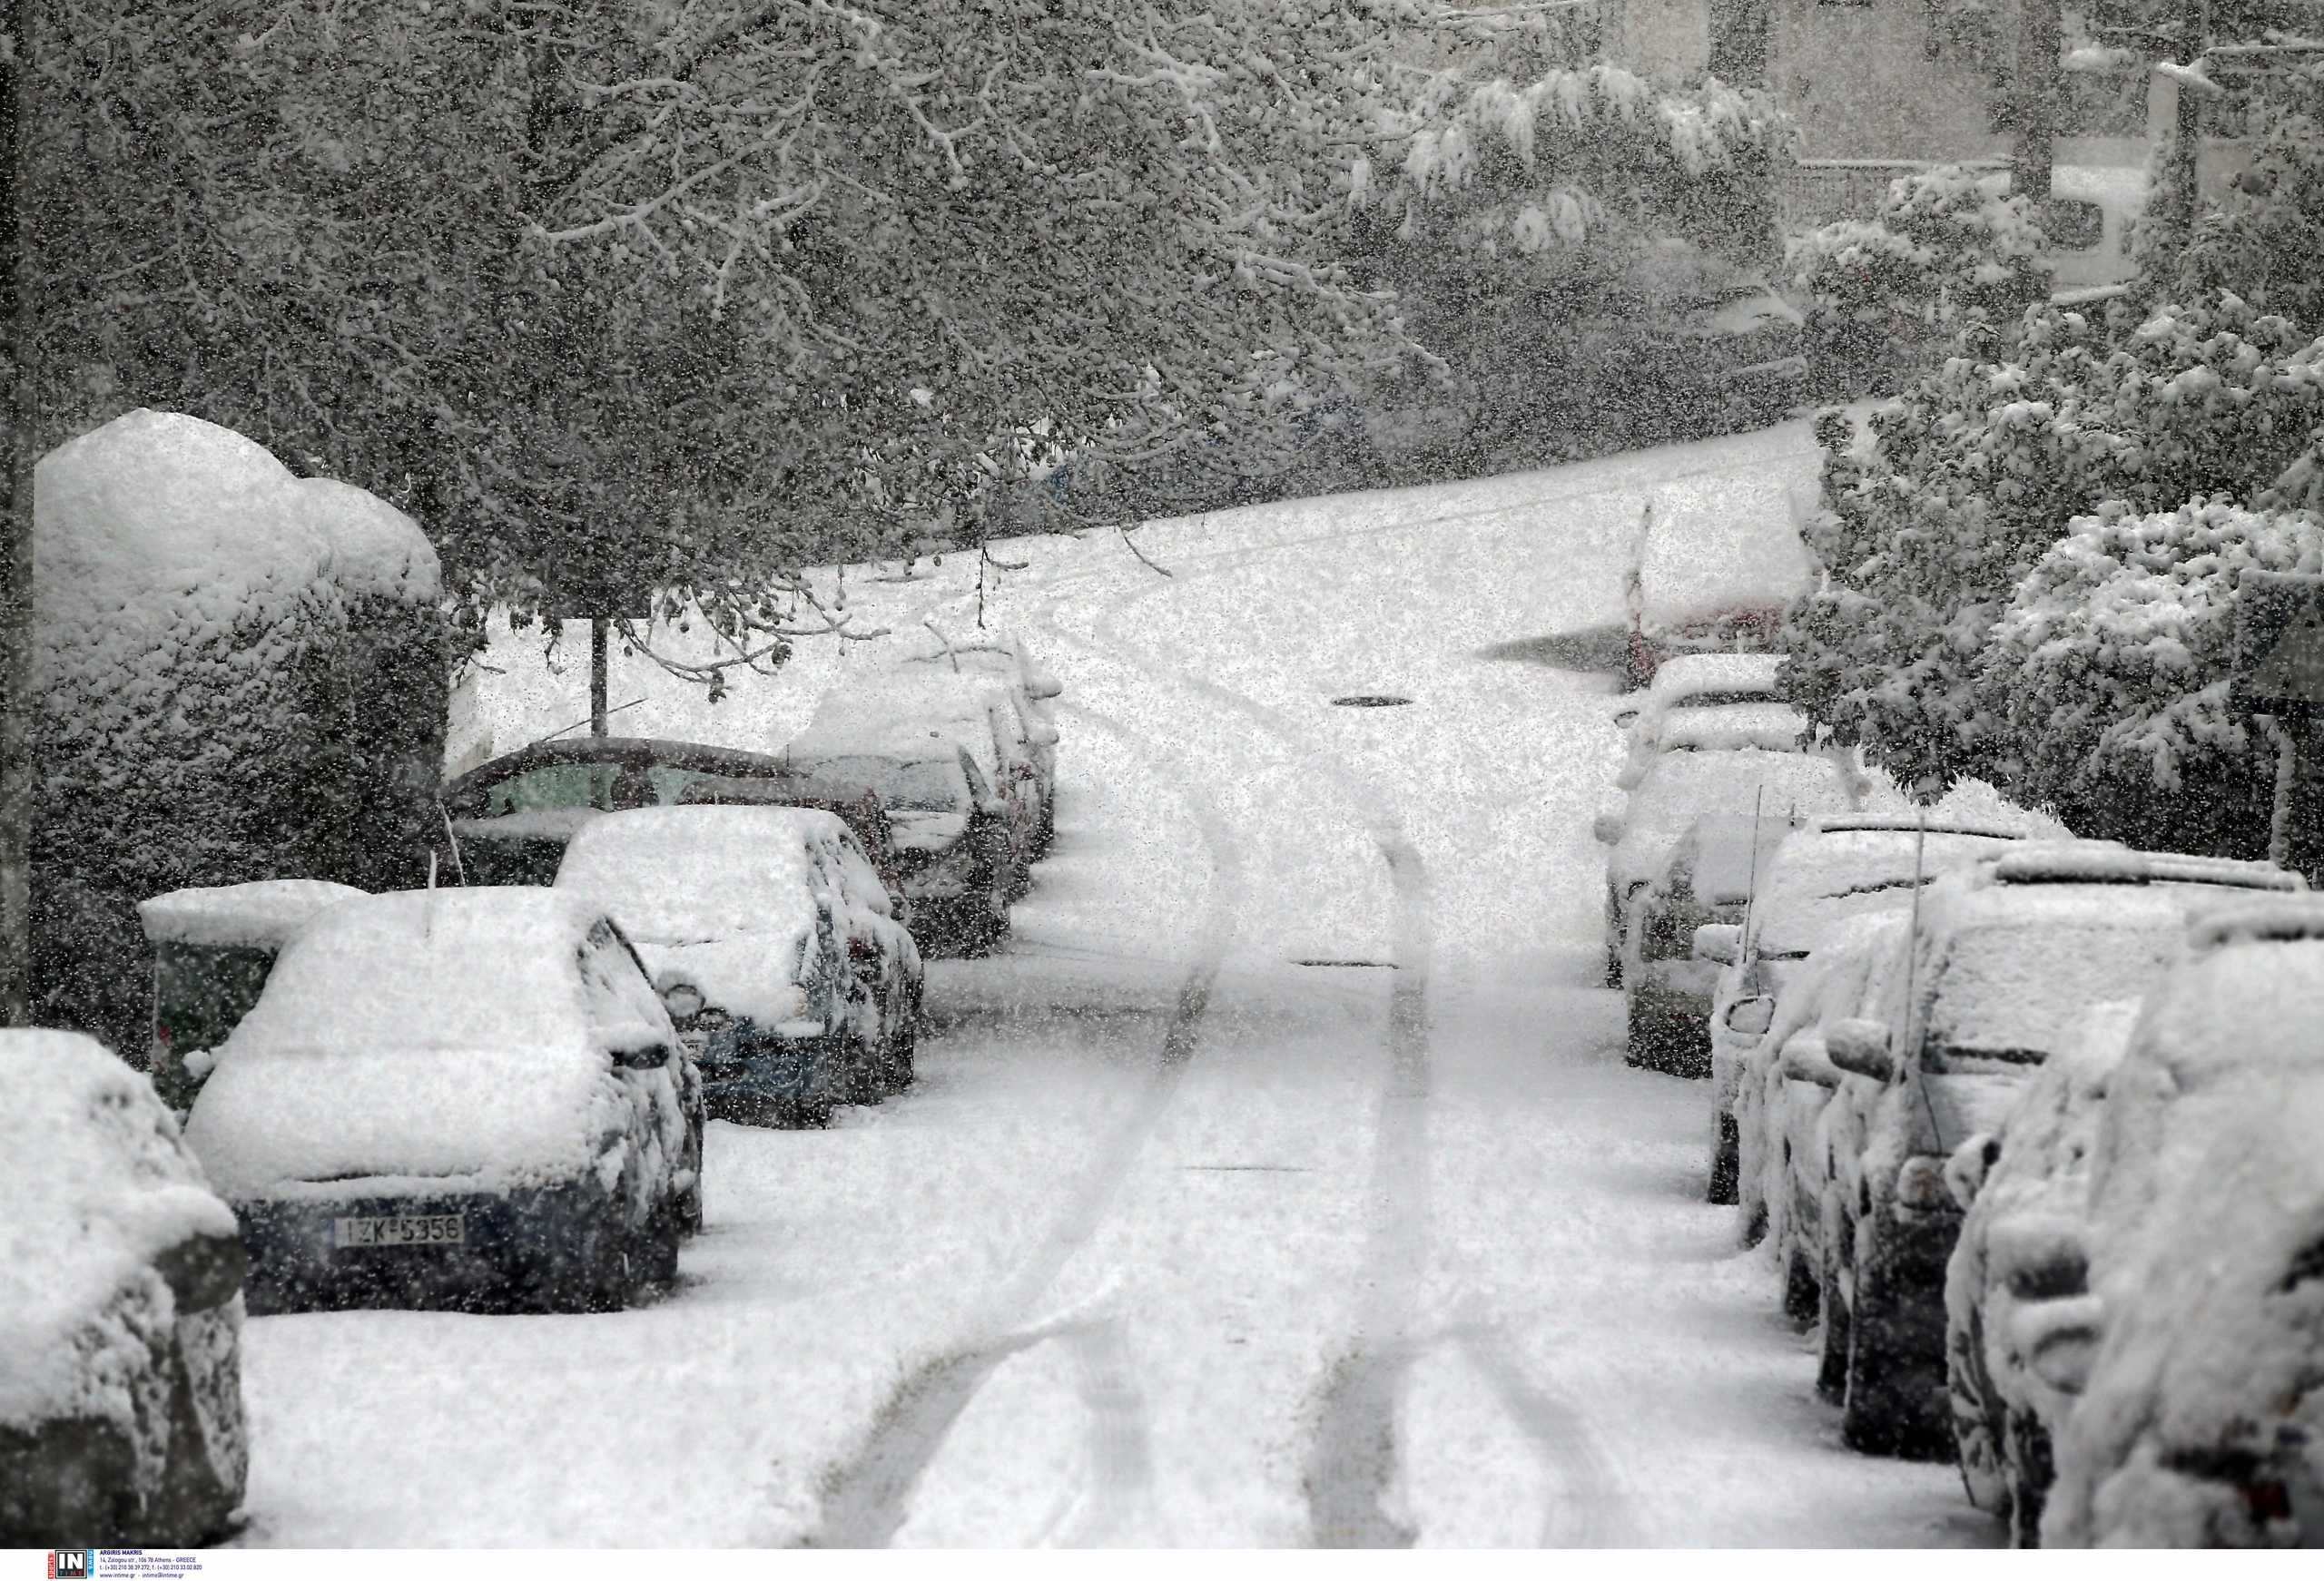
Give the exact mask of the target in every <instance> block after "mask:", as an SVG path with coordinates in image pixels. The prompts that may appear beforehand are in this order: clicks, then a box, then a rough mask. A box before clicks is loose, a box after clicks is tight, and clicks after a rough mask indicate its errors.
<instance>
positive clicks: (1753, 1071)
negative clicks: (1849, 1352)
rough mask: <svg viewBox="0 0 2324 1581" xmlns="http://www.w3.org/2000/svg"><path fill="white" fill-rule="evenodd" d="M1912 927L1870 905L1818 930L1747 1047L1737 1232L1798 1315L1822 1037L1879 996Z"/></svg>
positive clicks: (1807, 1270)
mask: <svg viewBox="0 0 2324 1581" xmlns="http://www.w3.org/2000/svg"><path fill="white" fill-rule="evenodd" d="M1911 926H1912V918H1911V917H1910V916H1909V915H1908V914H1907V913H1906V912H1905V911H1903V910H1897V909H1890V910H1882V911H1873V912H1866V913H1862V914H1859V915H1856V916H1853V917H1847V918H1842V919H1841V920H1839V921H1838V922H1837V923H1835V924H1833V926H1832V927H1831V928H1830V929H1829V930H1828V931H1827V932H1826V933H1824V934H1822V935H1821V936H1819V938H1818V941H1817V948H1816V949H1815V950H1814V951H1813V952H1812V953H1811V954H1810V955H1808V957H1807V958H1806V959H1805V960H1802V961H1800V962H1798V963H1797V967H1796V968H1795V969H1794V971H1793V972H1792V974H1791V975H1789V976H1787V977H1786V978H1785V980H1784V991H1783V994H1782V996H1781V997H1778V998H1777V999H1776V1000H1775V1002H1774V1004H1773V1006H1772V1007H1771V1008H1770V1009H1769V1010H1768V1012H1767V1014H1768V1019H1769V1025H1768V1031H1767V1033H1766V1034H1765V1036H1763V1037H1762V1038H1760V1039H1759V1040H1758V1044H1757V1046H1756V1047H1755V1049H1754V1050H1753V1052H1754V1053H1755V1054H1756V1053H1758V1051H1759V1050H1764V1051H1765V1052H1766V1057H1764V1058H1755V1059H1753V1060H1752V1061H1751V1063H1750V1065H1749V1066H1748V1079H1747V1080H1746V1081H1745V1082H1744V1083H1743V1084H1742V1085H1739V1086H1738V1088H1737V1092H1736V1103H1735V1116H1736V1124H1737V1127H1738V1130H1739V1131H1740V1132H1741V1134H1742V1135H1743V1138H1744V1142H1743V1146H1742V1150H1741V1154H1740V1156H1739V1159H1738V1173H1739V1177H1740V1178H1739V1180H1738V1191H1737V1195H1738V1198H1739V1199H1740V1203H1739V1205H1740V1206H1741V1208H1742V1220H1741V1228H1742V1232H1743V1240H1744V1242H1746V1243H1747V1244H1749V1243H1751V1242H1754V1241H1755V1240H1756V1241H1764V1242H1765V1243H1766V1245H1767V1248H1768V1256H1769V1257H1770V1259H1771V1260H1772V1261H1773V1262H1774V1264H1775V1267H1776V1271H1777V1274H1778V1275H1779V1276H1780V1278H1781V1281H1782V1288H1783V1310H1784V1312H1785V1314H1786V1315H1787V1316H1788V1317H1791V1318H1793V1319H1795V1320H1797V1321H1801V1322H1807V1321H1811V1320H1814V1319H1815V1318H1817V1316H1818V1315H1819V1314H1820V1312H1821V1311H1822V1301H1823V1288H1822V1284H1821V1281H1820V1277H1819V1264H1818V1259H1817V1250H1816V1248H1817V1244H1818V1234H1819V1231H1820V1222H1819V1221H1820V1216H1821V1214H1822V1213H1823V1202H1822V1195H1821V1192H1820V1190H1818V1191H1816V1192H1812V1193H1810V1192H1803V1191H1802V1190H1801V1189H1800V1187H1799V1182H1801V1181H1803V1180H1807V1179H1816V1180H1818V1181H1820V1175H1817V1176H1810V1175H1809V1174H1808V1173H1807V1171H1805V1170H1803V1169H1800V1168H1799V1167H1797V1162H1798V1160H1800V1159H1802V1158H1806V1157H1807V1156H1809V1155H1810V1154H1812V1152H1813V1150H1814V1149H1815V1148H1816V1147H1817V1146H1818V1145H1820V1143H1819V1139H1818V1134H1817V1128H1818V1122H1819V1121H1820V1119H1821V1118H1822V1115H1823V1110H1824V1105H1826V1104H1827V1103H1828V1102H1829V1101H1830V1098H1831V1095H1832V1091H1833V1089H1834V1088H1835V1087H1836V1086H1837V1085H1838V1084H1839V1078H1840V1073H1839V1071H1838V1070H1837V1068H1836V1067H1835V1066H1834V1065H1833V1064H1832V1062H1831V1059H1830V1058H1829V1056H1828V1055H1827V1052H1826V1049H1827V1040H1828V1037H1829V1035H1830V1032H1831V1029H1832V1027H1834V1026H1837V1025H1838V1024H1839V1023H1840V1022H1842V1021H1845V1020H1847V1019H1849V1018H1851V1017H1854V1016H1862V1015H1864V1014H1865V1013H1866V1011H1868V1010H1870V1009H1872V1008H1874V1007H1876V1006H1878V1005H1879V1004H1880V1003H1881V999H1882V996H1883V995H1884V993H1885V992H1886V986H1887V982H1888V976H1889V974H1890V972H1892V971H1893V970H1895V969H1896V965H1897V959H1898V957H1899V955H1900V954H1901V952H1900V951H1899V950H1898V948H1896V947H1897V944H1898V941H1899V940H1901V939H1902V938H1905V935H1906V934H1907V933H1908V932H1909V931H1910V928H1911Z"/></svg>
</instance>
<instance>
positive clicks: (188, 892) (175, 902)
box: [137, 879, 363, 950]
mask: <svg viewBox="0 0 2324 1581" xmlns="http://www.w3.org/2000/svg"><path fill="white" fill-rule="evenodd" d="M362 894H363V891H362V890H360V889H356V888H355V887H353V886H352V885H350V884H334V883H331V882H330V881H328V880H327V879H258V880H256V881H254V882H251V883H248V884H225V885H219V886H215V887H210V888H198V889H172V890H171V891H170V892H169V893H168V894H166V895H155V896H153V898H151V899H145V900H140V901H139V902H138V903H137V915H138V918H139V920H141V921H142V922H143V924H144V925H145V937H146V938H150V939H152V940H153V941H154V942H155V943H156V944H160V943H163V942H167V943H171V944H190V945H212V946H221V947H225V948H236V947H239V948H248V949H275V950H279V949H281V948H282V947H283V945H284V944H286V943H288V942H289V941H290V938H291V935H292V934H293V933H296V932H297V931H298V930H299V929H300V928H302V927H304V926H305V925H306V922H307V919H308V918H310V917H312V916H313V915H314V914H315V913H316V912H318V911H320V910H322V909H324V908H326V907H330V906H335V905H337V904H338V903H339V902H340V901H341V900H353V899H359V898H360V897H361V895H362Z"/></svg>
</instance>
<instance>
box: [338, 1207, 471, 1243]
mask: <svg viewBox="0 0 2324 1581" xmlns="http://www.w3.org/2000/svg"><path fill="white" fill-rule="evenodd" d="M467 1240H468V1218H467V1216H466V1215H465V1214H461V1213H389V1214H384V1215H382V1216H380V1217H378V1218H364V1219H351V1218H350V1219H337V1220H334V1221H332V1225H331V1241H332V1243H333V1244H335V1245H340V1246H457V1245H458V1244H460V1243H462V1242H465V1241H467Z"/></svg>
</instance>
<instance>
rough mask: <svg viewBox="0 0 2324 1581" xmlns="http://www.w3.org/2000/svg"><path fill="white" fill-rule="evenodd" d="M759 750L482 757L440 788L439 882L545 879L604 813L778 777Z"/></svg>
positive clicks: (543, 748)
mask: <svg viewBox="0 0 2324 1581" xmlns="http://www.w3.org/2000/svg"><path fill="white" fill-rule="evenodd" d="M789 778H793V771H792V768H791V766H790V765H789V764H788V763H786V762H785V761H783V759H782V758H780V757H776V756H772V755H770V754H768V753H765V752H746V751H739V750H737V749H735V748H732V747H714V746H706V745H704V744H703V743H701V742H699V741H658V740H655V739H652V738H649V737H643V736H583V737H577V738H567V739H559V740H555V741H535V742H534V743H532V744H531V745H530V746H527V747H522V748H519V749H518V750H517V751H513V752H508V753H506V754H504V755H502V756H500V757H497V758H494V759H492V760H491V761H488V762H485V763H480V764H478V766H477V767H475V768H473V769H471V770H469V771H468V772H467V773H465V774H462V775H460V776H459V777H458V779H456V780H454V781H451V783H449V784H448V785H447V786H445V787H444V810H445V813H446V819H445V821H446V823H447V825H448V828H449V829H450V830H451V831H452V836H453V838H452V840H450V841H449V842H448V846H447V849H444V850H443V851H441V852H440V853H438V870H439V872H440V874H441V876H442V878H441V881H443V882H452V881H455V880H457V881H458V882H460V883H464V884H534V885H544V886H545V885H548V884H552V883H554V882H556V865H557V863H559V862H560V861H562V860H564V859H565V848H566V843H567V842H568V841H570V840H572V838H573V837H574V835H575V834H576V833H577V832H579V830H581V828H582V827H583V826H584V825H585V824H586V823H588V822H589V821H590V820H593V819H595V818H596V817H597V816H598V815H599V814H601V813H606V812H619V811H625V810H629V809H631V808H635V807H669V806H675V804H676V803H677V802H679V801H680V800H684V796H685V792H686V790H687V788H688V787H690V786H692V785H694V784H695V783H696V782H698V781H702V780H704V779H715V780H721V781H734V780H784V779H789Z"/></svg>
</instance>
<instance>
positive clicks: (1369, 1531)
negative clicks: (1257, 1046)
mask: <svg viewBox="0 0 2324 1581" xmlns="http://www.w3.org/2000/svg"><path fill="white" fill-rule="evenodd" d="M1222 569H1223V568H1222ZM1161 591H1164V589H1161V588H1149V589H1147V590H1146V591H1145V592H1143V593H1140V594H1131V595H1129V596H1128V597H1125V598H1122V599H1120V600H1118V601H1116V602H1115V603H1114V604H1112V605H1111V606H1110V607H1109V608H1108V611H1107V613H1106V614H1104V615H1102V616H1101V617H1099V619H1098V621H1097V622H1096V623H1095V624H1094V625H1093V627H1092V630H1091V632H1090V634H1089V640H1088V641H1083V640H1082V639H1078V638H1076V637H1075V636H1074V634H1073V633H1069V632H1067V631H1065V630H1064V629H1062V628H1061V627H1060V626H1059V624H1057V621H1056V619H1055V613H1056V605H1055V604H1054V602H1052V603H1051V604H1049V605H1047V606H1046V607H1045V608H1044V609H1043V611H1042V612H1041V614H1039V616H1037V617H1036V618H1037V619H1039V622H1040V624H1041V625H1042V626H1043V628H1044V629H1045V630H1047V631H1049V633H1052V634H1054V635H1057V636H1059V637H1062V638H1064V639H1065V640H1066V641H1068V642H1072V643H1077V645H1081V646H1088V647H1098V648H1099V649H1100V651H1103V649H1105V648H1108V647H1110V648H1111V649H1112V651H1113V654H1114V655H1115V656H1117V657H1125V656H1126V657H1128V658H1131V659H1134V660H1136V661H1137V663H1139V664H1140V665H1142V666H1143V667H1144V668H1145V670H1146V672H1147V673H1148V674H1149V675H1152V676H1155V677H1157V678H1160V679H1164V680H1166V681H1167V682H1168V683H1170V684H1172V685H1176V686H1178V687H1180V688H1183V689H1185V690H1187V691H1190V692H1195V693H1196V694H1198V695H1200V696H1203V697H1205V698H1207V699H1209V700H1211V701H1213V702H1216V703H1218V704H1219V705H1221V706H1222V707H1225V708H1227V709H1230V710H1232V711H1233V712H1236V713H1238V714H1241V715H1242V716H1243V717H1244V718H1246V719H1247V720H1250V721H1251V722H1254V723H1255V724H1256V725H1258V726H1259V727H1260V728H1261V729H1262V730H1264V731H1265V732H1267V733H1268V734H1270V735H1272V736H1274V737H1275V739H1276V740H1278V741H1282V742H1283V743H1284V744H1285V746H1287V747H1289V748H1291V749H1292V750H1293V751H1294V752H1295V754H1296V755H1297V756H1298V757H1299V758H1300V759H1302V760H1304V761H1306V762H1307V763H1310V764H1312V765H1314V766H1315V769H1316V770H1317V771H1319V772H1320V774H1321V775H1322V777H1323V778H1324V779H1326V780H1328V781H1330V782H1331V783H1332V784H1333V785H1334V786H1335V787H1336V788H1337V789H1338V790H1339V791H1340V792H1341V794H1342V795H1344V797H1345V798H1346V799H1347V800H1349V801H1350V802H1351V803H1353V804H1354V808H1355V810H1356V812H1357V815H1358V818H1359V820H1361V821H1362V822H1363V824H1364V828H1365V830H1366V831H1367V832H1368V833H1369V834H1370V836H1371V838H1372V840H1373V843H1374V847H1375V848H1376V849H1378V851H1379V853H1380V858H1381V860H1382V861H1383V862H1384V863H1385V864H1386V865H1387V869H1388V877H1389V880H1390V884H1391V890H1392V893H1393V897H1394V907H1395V915H1394V917H1393V919H1392V928H1391V937H1392V938H1393V940H1394V953H1395V957H1396V964H1397V966H1398V967H1400V968H1401V969H1399V970H1398V972H1397V973H1396V985H1395V987H1394V989H1393V993H1392V995H1391V997H1390V1001H1389V1009H1388V1069H1387V1073H1386V1078H1385V1080H1384V1082H1383V1083H1382V1086H1381V1094H1380V1105H1379V1111H1378V1118H1377V1121H1376V1124H1375V1125H1374V1133H1373V1152H1372V1178H1371V1182H1370V1186H1369V1191H1368V1195H1369V1199H1370V1207H1371V1211H1370V1214H1369V1221H1368V1222H1369V1230H1368V1232H1367V1234H1366V1237H1365V1244H1364V1274H1363V1291H1362V1295H1361V1297H1360V1299H1359V1301H1358V1304H1357V1309H1356V1321H1355V1331H1354V1335H1353V1336H1352V1342H1351V1345H1350V1349H1349V1352H1348V1354H1347V1355H1345V1356H1344V1357H1343V1358H1342V1359H1341V1360H1340V1361H1339V1362H1338V1363H1337V1364H1336V1365H1335V1366H1334V1367H1333V1369H1332V1370H1330V1372H1329V1373H1328V1374H1327V1375H1326V1377H1325V1380H1324V1390H1323V1394H1322V1399H1321V1401H1320V1407H1319V1410H1318V1416H1317V1423H1316V1432H1315V1443H1314V1445H1313V1447H1312V1449H1311V1452H1310V1454H1309V1456H1308V1459H1307V1464H1306V1467H1305V1473H1304V1476H1303V1478H1302V1483H1303V1487H1304V1489H1305V1494H1306V1498H1307V1507H1308V1520H1309V1527H1310V1529H1311V1531H1312V1533H1313V1535H1314V1538H1315V1544H1316V1546H1317V1547H1327V1548H1358V1547H1362V1548H1372V1547H1411V1546H1412V1545H1413V1540H1414V1538H1415V1537H1416V1536H1417V1534H1416V1533H1415V1532H1414V1531H1413V1529H1412V1527H1410V1526H1408V1525H1406V1524H1405V1523H1404V1522H1403V1521H1402V1520H1400V1519H1399V1518H1398V1517H1397V1515H1396V1513H1395V1512H1394V1511H1393V1509H1392V1508H1391V1505H1392V1503H1393V1501H1394V1498H1395V1488H1396V1457H1397V1448H1396V1405H1397V1400H1398V1398H1399V1396H1400V1394H1401V1392H1402V1388H1403V1376H1404V1370H1405V1369H1406V1367H1407V1366H1408V1365H1409V1364H1410V1361H1411V1359H1412V1354H1413V1347H1412V1344H1411V1341H1410V1340H1409V1338H1408V1336H1409V1333H1410V1331H1411V1329H1412V1326H1413V1317H1414V1313H1415V1310H1416V1308H1417V1305H1418V1301H1419V1294H1420V1279H1421V1273H1422V1270H1423V1265H1424V1263H1425V1260H1426V1256H1427V1251H1428V1220H1429V1210H1428V1129H1427V1106H1426V1105H1427V1098H1428V980H1429V971H1430V964H1431V959H1432V957H1433V949H1434V931H1433V905H1432V897H1431V892H1430V887H1429V880H1428V870H1427V867H1426V865H1425V864H1424V863H1423V861H1422V860H1421V857H1420V852H1419V851H1418V850H1417V849H1414V847H1413V843H1412V841H1411V840H1410V838H1409V837H1408V836H1407V835H1406V834H1405V832H1404V829H1403V821H1402V820H1400V819H1399V818H1398V817H1397V816H1396V812H1395V810H1394V809H1393V807H1392V806H1390V805H1389V803H1388V801H1387V799H1386V798H1385V797H1384V796H1383V795H1382V794H1381V793H1380V791H1379V790H1378V789H1377V788H1376V787H1374V785H1372V784H1371V783H1369V782H1368V781H1364V780H1363V779H1362V778H1360V777H1358V776H1357V775H1355V774H1354V773H1353V772H1351V771H1348V770H1347V769H1345V768H1344V767H1342V766H1340V765H1339V764H1338V763H1337V762H1335V761H1333V760H1332V758H1331V757H1330V755H1329V754H1328V753H1326V752H1324V751H1320V750H1319V749H1318V748H1316V747H1315V745H1314V743H1313V742H1311V741H1308V740H1307V739H1306V738H1305V733H1304V732H1302V731H1301V730H1300V729H1299V727H1298V726H1297V725H1296V724H1295V723H1294V722H1292V721H1291V720H1290V719H1289V718H1288V717H1287V716H1285V714H1283V713H1282V712H1279V711H1278V710H1275V709H1273V708H1270V707H1268V706H1267V705H1265V703H1262V702H1256V701H1255V700H1253V699H1251V698H1249V697H1246V696H1245V695H1243V694H1242V693H1241V692H1236V691H1234V690H1233V689H1232V688H1229V687H1226V686H1222V685H1220V684H1218V683H1217V682H1214V681H1211V680H1208V679H1207V678H1206V677H1203V676H1199V675H1195V674H1191V673H1187V671H1185V670H1184V669H1182V668H1180V667H1179V666H1178V665H1177V664H1176V663H1172V662H1171V660H1170V659H1169V658H1168V657H1167V656H1166V655H1163V654H1160V653H1155V652H1153V651H1152V650H1150V649H1147V648H1146V647H1143V646H1142V645H1140V644H1138V643H1133V642H1130V641H1129V640H1128V639H1127V638H1125V637H1123V636H1122V635H1121V633H1119V631H1118V629H1116V627H1115V624H1114V622H1115V619H1116V618H1117V617H1118V615H1120V614H1123V613H1126V612H1127V611H1128V609H1129V608H1130V607H1131V606H1132V605H1134V604H1138V603H1142V602H1143V601H1144V600H1145V599H1146V598H1147V597H1150V596H1152V595H1153V594H1156V593H1159V592H1161Z"/></svg>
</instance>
